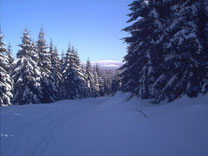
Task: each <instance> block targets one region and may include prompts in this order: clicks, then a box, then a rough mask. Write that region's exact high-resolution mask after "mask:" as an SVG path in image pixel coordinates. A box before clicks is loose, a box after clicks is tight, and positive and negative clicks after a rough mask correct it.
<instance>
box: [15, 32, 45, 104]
mask: <svg viewBox="0 0 208 156" xmlns="http://www.w3.org/2000/svg"><path fill="white" fill-rule="evenodd" d="M19 47H20V48H21V49H20V50H19V51H18V53H17V60H16V61H15V65H14V68H13V72H12V78H13V80H14V98H13V104H18V105H23V104H30V103H33V104H37V103H40V102H41V99H42V96H43V94H42V90H41V83H40V79H41V73H40V68H39V67H38V65H37V61H36V59H34V57H35V56H37V55H36V54H35V51H34V47H33V45H32V41H31V39H30V35H29V33H28V30H27V29H25V31H24V35H23V37H22V44H20V45H19Z"/></svg>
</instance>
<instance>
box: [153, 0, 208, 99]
mask: <svg viewBox="0 0 208 156" xmlns="http://www.w3.org/2000/svg"><path fill="white" fill-rule="evenodd" d="M205 6H207V4H206V5H205V1H204V0H202V1H193V0H185V1H180V0H175V1H171V3H169V11H168V17H169V18H168V19H167V20H166V23H165V27H164V28H165V29H164V34H163V40H162V42H161V43H162V54H163V61H162V67H163V69H162V70H163V73H162V74H161V75H160V77H159V78H158V79H157V81H156V82H155V95H154V101H155V102H156V103H159V102H160V101H163V100H167V101H168V102H171V101H173V100H175V99H176V98H178V97H180V96H183V95H188V96H190V97H195V96H197V95H198V94H199V93H200V92H201V91H203V92H204V93H205V92H207V87H206V82H207V76H206V73H207V71H206V70H207V62H208V57H207V56H208V44H207V39H208V38H207V13H206V11H205V10H206V9H205Z"/></svg>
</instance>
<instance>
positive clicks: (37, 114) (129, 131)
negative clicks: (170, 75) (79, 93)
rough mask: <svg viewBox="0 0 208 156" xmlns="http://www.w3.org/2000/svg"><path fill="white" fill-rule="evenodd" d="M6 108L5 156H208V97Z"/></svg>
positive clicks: (121, 97) (3, 116) (99, 100)
mask: <svg viewBox="0 0 208 156" xmlns="http://www.w3.org/2000/svg"><path fill="white" fill-rule="evenodd" d="M129 96H130V94H128V93H118V94H117V95H116V96H114V97H101V98H96V99H83V100H66V101H59V102H56V103H53V104H40V105H24V106H11V107H1V132H0V133H1V134H0V138H1V156H208V96H201V97H198V98H194V99H189V98H186V97H184V98H182V99H179V100H177V101H175V102H173V103H170V104H161V105H152V104H150V103H149V101H147V100H143V101H141V100H138V99H137V98H132V99H131V100H129V101H128V99H129Z"/></svg>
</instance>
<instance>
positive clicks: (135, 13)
mask: <svg viewBox="0 0 208 156" xmlns="http://www.w3.org/2000/svg"><path fill="white" fill-rule="evenodd" d="M158 6H159V4H157V3H156V1H154V0H149V1H147V0H136V1H134V2H133V3H132V4H130V10H131V13H130V14H129V16H130V20H129V21H128V22H134V23H133V24H132V25H131V26H129V27H127V28H125V29H124V31H126V32H128V33H130V35H131V36H130V37H126V38H124V40H125V42H126V43H128V45H129V46H128V54H127V55H126V56H125V57H124V62H125V64H124V65H123V66H122V67H121V70H122V73H121V75H120V76H121V81H122V90H124V91H130V92H133V93H134V94H135V95H137V96H139V97H141V98H143V99H148V98H152V96H153V90H152V86H153V84H154V81H155V79H156V78H157V77H158V75H159V72H160V70H159V69H158V66H157V64H158V63H159V62H160V54H159V50H160V48H159V47H157V45H158V40H160V35H161V33H162V32H163V26H162V25H163V23H162V21H163V20H162V18H161V17H160V14H159V12H158V10H159V9H158ZM155 47H157V48H155Z"/></svg>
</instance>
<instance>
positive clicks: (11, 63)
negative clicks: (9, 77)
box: [7, 43, 14, 72]
mask: <svg viewBox="0 0 208 156" xmlns="http://www.w3.org/2000/svg"><path fill="white" fill-rule="evenodd" d="M7 55H8V58H9V64H10V72H11V70H12V68H13V62H14V57H13V56H12V47H11V44H10V43H9V45H8V48H7Z"/></svg>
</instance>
